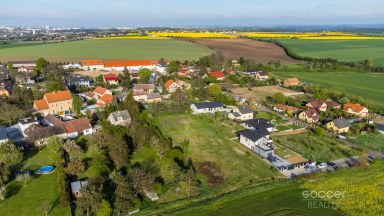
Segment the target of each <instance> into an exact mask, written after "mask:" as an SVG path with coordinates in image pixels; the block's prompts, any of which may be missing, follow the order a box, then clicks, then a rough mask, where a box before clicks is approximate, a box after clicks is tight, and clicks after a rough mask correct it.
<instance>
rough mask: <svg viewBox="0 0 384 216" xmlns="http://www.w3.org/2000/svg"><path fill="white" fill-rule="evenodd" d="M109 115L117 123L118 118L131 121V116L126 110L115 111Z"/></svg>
mask: <svg viewBox="0 0 384 216" xmlns="http://www.w3.org/2000/svg"><path fill="white" fill-rule="evenodd" d="M111 115H112V117H113V118H114V119H115V121H119V118H121V119H120V120H130V119H131V115H129V112H128V111H127V110H122V111H116V112H113V113H111Z"/></svg>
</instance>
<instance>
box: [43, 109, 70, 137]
mask: <svg viewBox="0 0 384 216" xmlns="http://www.w3.org/2000/svg"><path fill="white" fill-rule="evenodd" d="M42 124H43V126H48V127H54V128H55V129H56V130H55V132H56V133H55V135H57V136H58V137H60V138H62V139H67V138H68V134H67V130H66V129H65V127H64V126H63V121H61V120H60V119H59V118H57V117H56V116H54V115H52V114H48V115H46V116H45V117H44V120H43V121H42Z"/></svg>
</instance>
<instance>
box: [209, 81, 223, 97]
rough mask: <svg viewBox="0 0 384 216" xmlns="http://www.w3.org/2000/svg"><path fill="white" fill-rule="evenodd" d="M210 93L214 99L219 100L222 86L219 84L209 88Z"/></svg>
mask: <svg viewBox="0 0 384 216" xmlns="http://www.w3.org/2000/svg"><path fill="white" fill-rule="evenodd" d="M208 91H209V93H211V95H213V97H214V98H217V97H218V96H219V95H221V93H222V92H221V86H220V85H219V84H212V85H210V86H208Z"/></svg>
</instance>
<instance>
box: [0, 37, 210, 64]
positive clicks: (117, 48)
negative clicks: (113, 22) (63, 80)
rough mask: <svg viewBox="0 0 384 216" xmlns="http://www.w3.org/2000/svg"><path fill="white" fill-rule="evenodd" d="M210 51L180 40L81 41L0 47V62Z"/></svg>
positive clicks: (192, 56) (191, 55) (194, 55)
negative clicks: (42, 58) (40, 58)
mask: <svg viewBox="0 0 384 216" xmlns="http://www.w3.org/2000/svg"><path fill="white" fill-rule="evenodd" d="M211 52H212V51H211V50H210V49H209V48H207V47H204V46H201V45H198V44H194V43H190V42H185V41H180V40H173V39H171V40H145V39H128V40H124V39H121V40H82V41H72V42H59V43H49V44H44V43H40V44H33V45H31V44H28V45H13V44H4V45H0V60H1V61H8V60H33V59H37V58H39V57H44V58H46V59H47V60H49V61H66V62H79V61H81V60H82V59H94V58H98V59H101V60H124V59H152V60H154V59H156V60H157V59H160V58H165V59H175V60H186V59H187V60H196V59H198V58H200V57H202V56H205V55H208V54H210V53H211Z"/></svg>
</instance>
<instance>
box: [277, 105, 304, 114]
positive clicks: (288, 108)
mask: <svg viewBox="0 0 384 216" xmlns="http://www.w3.org/2000/svg"><path fill="white" fill-rule="evenodd" d="M273 110H275V111H276V112H279V113H294V112H295V111H296V110H298V108H296V107H293V106H288V105H283V104H275V105H274V106H273Z"/></svg>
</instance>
